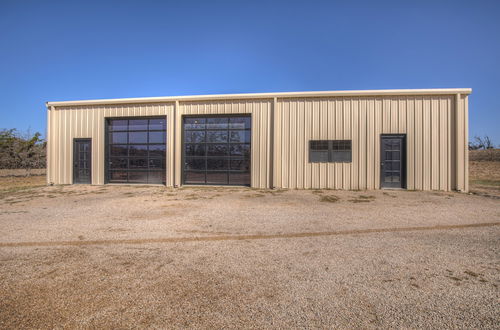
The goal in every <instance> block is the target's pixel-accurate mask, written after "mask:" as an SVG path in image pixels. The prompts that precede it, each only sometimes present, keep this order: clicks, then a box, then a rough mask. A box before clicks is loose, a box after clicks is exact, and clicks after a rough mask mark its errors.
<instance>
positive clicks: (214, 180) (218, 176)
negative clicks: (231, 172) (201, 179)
mask: <svg viewBox="0 0 500 330" xmlns="http://www.w3.org/2000/svg"><path fill="white" fill-rule="evenodd" d="M207 183H209V184H228V175H227V172H207Z"/></svg>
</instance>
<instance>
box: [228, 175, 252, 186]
mask: <svg viewBox="0 0 500 330" xmlns="http://www.w3.org/2000/svg"><path fill="white" fill-rule="evenodd" d="M229 184H234V185H250V173H234V172H230V173H229Z"/></svg>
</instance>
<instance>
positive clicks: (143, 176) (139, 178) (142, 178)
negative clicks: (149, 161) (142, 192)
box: [128, 171, 148, 183]
mask: <svg viewBox="0 0 500 330" xmlns="http://www.w3.org/2000/svg"><path fill="white" fill-rule="evenodd" d="M147 181H148V172H147V171H130V172H128V182H132V183H143V182H147Z"/></svg>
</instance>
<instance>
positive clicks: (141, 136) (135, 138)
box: [128, 132, 148, 143]
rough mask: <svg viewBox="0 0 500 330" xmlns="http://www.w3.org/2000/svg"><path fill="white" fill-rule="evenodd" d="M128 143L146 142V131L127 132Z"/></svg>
mask: <svg viewBox="0 0 500 330" xmlns="http://www.w3.org/2000/svg"><path fill="white" fill-rule="evenodd" d="M128 143H148V132H129V133H128Z"/></svg>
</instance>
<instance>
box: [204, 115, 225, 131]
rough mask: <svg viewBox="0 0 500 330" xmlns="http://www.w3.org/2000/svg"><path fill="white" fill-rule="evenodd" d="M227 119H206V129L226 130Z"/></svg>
mask: <svg viewBox="0 0 500 330" xmlns="http://www.w3.org/2000/svg"><path fill="white" fill-rule="evenodd" d="M228 121H229V120H228V118H227V117H226V118H219V117H214V118H207V129H217V128H223V129H227V126H228Z"/></svg>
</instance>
